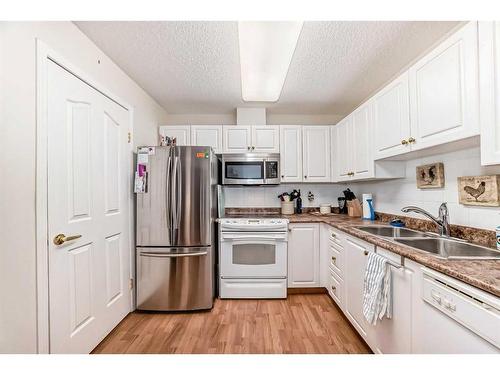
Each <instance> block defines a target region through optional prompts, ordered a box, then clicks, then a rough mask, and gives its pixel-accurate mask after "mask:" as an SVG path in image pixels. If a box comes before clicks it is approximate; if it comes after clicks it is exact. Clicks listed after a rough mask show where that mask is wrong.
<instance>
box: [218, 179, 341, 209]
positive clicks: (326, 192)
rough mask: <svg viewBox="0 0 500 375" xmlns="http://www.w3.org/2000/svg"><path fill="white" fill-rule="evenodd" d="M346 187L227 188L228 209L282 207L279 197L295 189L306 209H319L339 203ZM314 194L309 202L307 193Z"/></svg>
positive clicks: (305, 185)
mask: <svg viewBox="0 0 500 375" xmlns="http://www.w3.org/2000/svg"><path fill="white" fill-rule="evenodd" d="M344 187H345V186H344V185H337V184H299V183H298V184H281V185H278V186H248V187H243V186H225V187H224V197H225V206H226V207H280V200H279V199H278V195H280V194H281V193H283V192H285V191H287V192H289V193H290V192H291V191H292V190H293V189H297V190H298V189H300V192H301V196H302V205H303V206H304V207H319V205H320V204H321V203H330V204H332V203H337V197H339V196H343V194H342V190H344ZM309 191H311V192H312V193H313V194H314V201H312V202H309V200H308V199H307V193H308V192H309Z"/></svg>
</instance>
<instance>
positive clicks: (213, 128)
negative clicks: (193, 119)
mask: <svg viewBox="0 0 500 375" xmlns="http://www.w3.org/2000/svg"><path fill="white" fill-rule="evenodd" d="M191 145H193V146H210V147H212V148H213V149H214V151H215V153H217V154H219V153H221V152H222V150H223V147H222V125H191Z"/></svg>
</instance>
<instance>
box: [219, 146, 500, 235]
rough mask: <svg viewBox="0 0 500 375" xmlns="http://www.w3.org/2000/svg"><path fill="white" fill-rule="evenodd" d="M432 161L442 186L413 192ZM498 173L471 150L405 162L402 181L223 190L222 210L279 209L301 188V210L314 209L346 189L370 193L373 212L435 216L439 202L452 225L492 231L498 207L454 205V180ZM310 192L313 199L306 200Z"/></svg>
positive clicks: (476, 150)
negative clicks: (411, 208) (282, 197)
mask: <svg viewBox="0 0 500 375" xmlns="http://www.w3.org/2000/svg"><path fill="white" fill-rule="evenodd" d="M433 162H443V163H444V173H445V186H444V188H442V189H431V190H421V189H417V185H416V171H415V168H416V166H418V165H422V164H429V163H433ZM486 174H500V166H491V167H481V163H480V151H479V148H477V147H475V148H471V149H466V150H461V151H456V152H450V153H446V154H440V155H434V156H430V157H425V158H419V159H413V160H409V161H407V162H406V178H403V179H396V180H388V181H377V182H362V183H351V184H349V185H345V184H282V185H279V186H273V187H225V189H224V191H225V199H226V202H225V203H226V207H279V200H278V199H277V198H276V196H277V195H279V194H280V193H281V192H283V191H291V190H292V189H293V188H297V189H299V188H300V189H301V191H302V196H303V202H304V207H307V206H313V207H317V206H319V205H320V204H321V203H330V202H337V197H339V196H342V191H343V190H344V189H345V188H346V187H347V186H349V187H350V188H351V190H352V191H353V192H354V193H355V194H356V195H357V196H358V197H359V198H360V199H361V195H362V194H363V193H372V194H373V198H374V204H375V209H376V210H377V211H380V212H387V213H393V214H401V215H412V216H414V217H420V218H422V219H424V217H422V216H419V215H418V214H413V213H412V214H404V213H402V212H401V208H402V207H404V206H407V205H416V206H419V207H422V208H424V209H426V210H428V211H429V212H430V213H432V214H433V215H437V210H438V207H439V205H440V204H441V203H442V202H448V208H449V210H450V221H451V223H452V224H460V225H466V226H471V227H476V228H484V229H489V230H494V229H495V227H496V226H497V225H500V207H478V206H464V205H461V204H459V203H458V190H457V177H459V176H478V175H486ZM309 190H311V191H312V192H313V193H314V194H315V196H316V199H315V200H314V202H312V203H310V202H308V201H307V198H306V196H307V191H309Z"/></svg>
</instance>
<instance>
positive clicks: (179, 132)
mask: <svg viewBox="0 0 500 375" xmlns="http://www.w3.org/2000/svg"><path fill="white" fill-rule="evenodd" d="M160 135H162V136H168V137H170V138H176V139H177V143H176V144H177V146H191V126H189V125H164V126H160Z"/></svg>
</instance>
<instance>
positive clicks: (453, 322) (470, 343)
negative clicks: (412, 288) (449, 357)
mask: <svg viewBox="0 0 500 375" xmlns="http://www.w3.org/2000/svg"><path fill="white" fill-rule="evenodd" d="M421 281H422V285H421V287H422V299H423V301H424V303H423V306H422V310H421V316H420V317H419V321H420V322H421V323H420V330H421V331H420V333H421V340H419V341H420V342H419V343H418V345H417V347H415V348H414V350H415V351H416V352H419V353H456V354H459V353H484V354H486V353H500V302H499V299H498V298H496V297H494V296H492V295H489V294H488V293H485V292H482V291H480V290H478V289H476V288H473V287H471V286H469V285H467V284H464V283H462V282H460V281H458V280H455V279H452V278H450V277H447V276H444V275H442V274H440V273H437V272H434V271H432V270H429V269H425V268H424V269H423V272H422V280H421Z"/></svg>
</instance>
